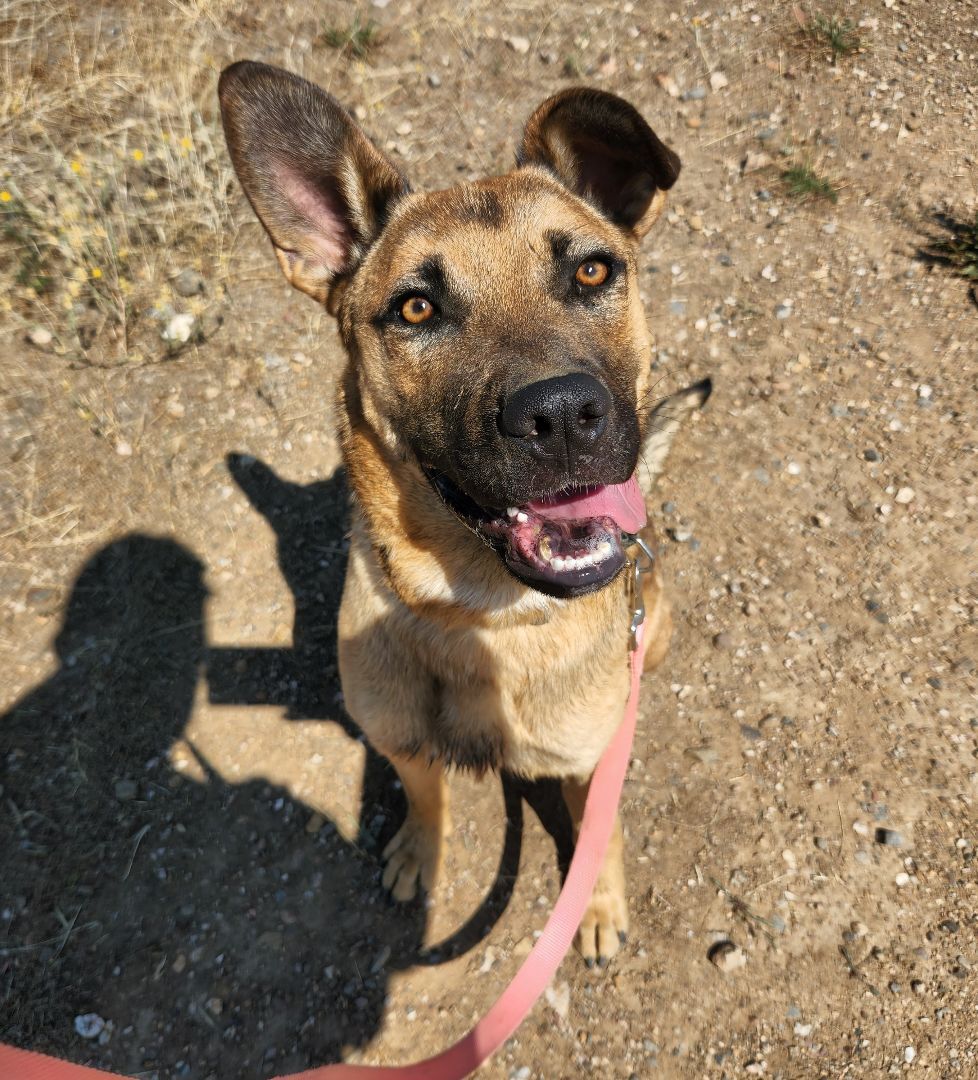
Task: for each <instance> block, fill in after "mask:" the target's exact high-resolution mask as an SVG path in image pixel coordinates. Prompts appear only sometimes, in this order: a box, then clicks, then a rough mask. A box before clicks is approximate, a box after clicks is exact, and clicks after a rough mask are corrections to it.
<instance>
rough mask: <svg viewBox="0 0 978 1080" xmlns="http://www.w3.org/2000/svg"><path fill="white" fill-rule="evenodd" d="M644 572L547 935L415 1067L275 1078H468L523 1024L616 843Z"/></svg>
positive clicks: (74, 1068)
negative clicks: (476, 1016) (491, 1001)
mask: <svg viewBox="0 0 978 1080" xmlns="http://www.w3.org/2000/svg"><path fill="white" fill-rule="evenodd" d="M642 572H643V571H641V570H639V569H638V568H637V567H636V582H637V584H638V585H639V592H638V597H639V600H638V601H637V603H638V610H637V611H636V612H635V618H634V619H633V623H632V634H633V649H632V652H631V654H630V662H631V676H632V678H631V688H630V690H629V694H628V703H627V705H626V706H625V716H624V719H623V720H622V722H621V724H620V726H619V728H618V730H617V731H616V732H615V735H614V737H613V738H612V740H611V743H610V744H609V746H608V749H607V750H605V752H604V754H603V756H602V758H601V760H600V761H599V762H598V767H597V768H596V769H595V770H594V776H593V777H592V779H591V786H590V789H589V790H588V796H587V802H586V803H585V806H584V817H583V819H582V821H581V829H580V833H579V834H578V839H577V845H576V846H575V848H574V856H573V858H572V859H571V864H570V869H569V870H568V872H567V879H566V881H565V882H564V887H563V889H561V892H560V896H558V897H557V903H556V904H555V905H554V909H553V912H552V913H551V915H550V918H549V919H548V920H547V925H546V926H545V927H544V929H543V933H542V934H541V935H540V938H539V940H538V941H537V943H536V945H534V946H533V949H532V950H531V952H530V954H529V956H527V958H526V959H525V960H524V961H523V964H522V966H521V967H520V969H519V971H517V973H516V975H515V976H514V977H513V981H512V982H511V983H510V984H509V986H507V987H506V989H505V990H504V991H503V993H502V995H501V996H500V998H499V1000H498V1001H497V1002H496V1004H495V1005H493V1007H492V1008H491V1009H490V1010H489V1012H487V1013H486V1015H485V1016H484V1017H483V1018H482V1019H481V1020H480V1021H479V1022H478V1023H477V1024H476V1026H475V1027H474V1028H473V1029H472V1030H471V1031H470V1032H469V1033H468V1035H465V1036H464V1037H463V1038H461V1039H459V1041H458V1042H457V1043H455V1045H454V1046H450V1047H449V1048H448V1049H447V1050H443V1051H442V1052H441V1053H440V1054H436V1055H435V1057H432V1058H427V1059H426V1060H425V1061H417V1062H415V1063H414V1064H413V1065H345V1064H342V1063H341V1064H338V1065H322V1066H320V1067H319V1068H316V1069H306V1070H305V1071H304V1072H300V1073H290V1074H288V1076H287V1077H286V1076H281V1077H276V1078H275V1080H368V1078H370V1077H380V1078H381V1080H384V1078H386V1080H463V1077H466V1076H469V1075H470V1074H471V1073H473V1072H474V1071H475V1070H476V1069H477V1068H478V1067H479V1066H480V1065H481V1064H482V1063H483V1062H484V1061H485V1060H486V1059H487V1058H488V1057H489V1056H490V1055H491V1054H493V1053H495V1051H496V1050H498V1049H499V1047H500V1046H502V1044H503V1043H504V1042H505V1041H506V1040H507V1039H508V1038H509V1037H510V1035H512V1034H513V1032H514V1031H516V1029H517V1028H518V1027H519V1026H520V1024H521V1023H522V1022H523V1020H524V1019H525V1017H526V1015H527V1014H528V1013H529V1011H530V1009H532V1008H533V1006H534V1004H535V1003H536V1000H537V998H538V997H539V996H540V995H541V994H542V993H543V991H544V990H545V989H546V988H547V986H548V985H549V984H550V980H551V979H552V978H553V977H554V975H555V974H556V972H557V968H558V967H560V962H561V960H563V958H564V957H565V956H566V955H567V952H568V950H569V949H570V947H571V944H572V943H573V941H574V935H575V934H576V933H577V928H578V927H579V926H580V925H581V920H582V919H583V918H584V912H585V911H586V910H587V905H588V901H590V899H591V893H592V892H593V891H594V885H595V882H596V881H597V880H598V873H599V871H600V870H601V864H602V862H603V861H604V853H605V850H606V849H607V847H608V841H609V840H610V839H611V830H612V828H613V826H614V821H615V812H616V811H617V809H618V800H619V797H620V796H621V788H622V784H623V783H624V780H625V770H626V769H627V768H628V758H629V754H630V753H631V748H632V738H633V736H634V734H635V717H636V715H637V713H638V694H639V680H640V679H641V675H642V660H643V656H644V653H645V648H644V641H643V630H644V629H645V624H644V622H643V621H642V617H643V616H644V611H642V610H641V601H640V597H641V591H640V586H641V581H640V580H639V579H640V575H641V573H642ZM109 1075H112V1076H115V1075H118V1074H116V1073H105V1072H103V1071H101V1070H99V1069H90V1068H87V1067H85V1066H83V1065H72V1064H70V1063H69V1062H66V1061H59V1060H58V1059H57V1058H52V1057H47V1056H46V1055H44V1054H36V1053H33V1052H32V1051H29V1050H17V1049H15V1048H14V1047H12V1046H5V1045H2V1044H0V1078H2V1080H99V1078H104V1077H106V1076H109Z"/></svg>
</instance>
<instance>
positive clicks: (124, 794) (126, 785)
mask: <svg viewBox="0 0 978 1080" xmlns="http://www.w3.org/2000/svg"><path fill="white" fill-rule="evenodd" d="M138 791H139V788H138V786H137V785H136V781H135V780H117V781H116V783H115V797H116V798H117V799H118V800H119V802H129V800H130V799H135V797H136V793H137V792H138Z"/></svg>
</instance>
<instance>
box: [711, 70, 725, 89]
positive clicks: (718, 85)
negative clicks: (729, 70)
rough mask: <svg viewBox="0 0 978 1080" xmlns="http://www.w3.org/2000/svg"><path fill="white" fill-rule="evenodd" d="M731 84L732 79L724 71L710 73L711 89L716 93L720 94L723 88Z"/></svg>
mask: <svg viewBox="0 0 978 1080" xmlns="http://www.w3.org/2000/svg"><path fill="white" fill-rule="evenodd" d="M729 85H730V80H729V79H728V78H727V76H726V75H724V73H723V72H722V71H714V72H713V74H712V75H710V89H711V90H712V91H713V93H714V94H718V93H719V92H720V91H721V90H723V89H725V88H726V87H728V86H729Z"/></svg>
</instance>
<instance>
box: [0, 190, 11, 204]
mask: <svg viewBox="0 0 978 1080" xmlns="http://www.w3.org/2000/svg"><path fill="white" fill-rule="evenodd" d="M12 198H13V195H11V194H10V192H9V191H0V202H10V200H11V199H12Z"/></svg>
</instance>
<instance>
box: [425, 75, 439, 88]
mask: <svg viewBox="0 0 978 1080" xmlns="http://www.w3.org/2000/svg"><path fill="white" fill-rule="evenodd" d="M428 85H429V86H430V87H431V89H432V90H437V89H438V87H439V86H441V76H440V75H439V74H438V72H437V71H432V72H431V73H430V74H429V75H428Z"/></svg>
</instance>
